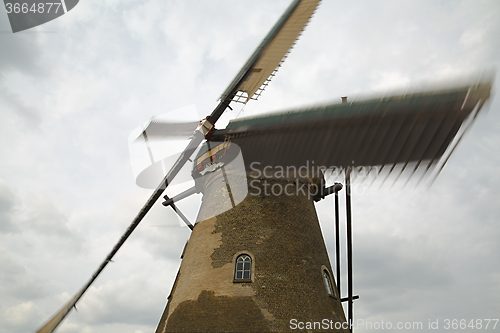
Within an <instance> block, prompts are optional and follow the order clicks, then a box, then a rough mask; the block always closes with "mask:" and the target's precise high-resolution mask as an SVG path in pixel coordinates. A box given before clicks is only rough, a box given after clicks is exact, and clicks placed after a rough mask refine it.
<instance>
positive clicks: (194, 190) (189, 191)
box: [161, 186, 200, 206]
mask: <svg viewBox="0 0 500 333" xmlns="http://www.w3.org/2000/svg"><path fill="white" fill-rule="evenodd" d="M199 192H200V191H198V189H197V188H196V186H193V187H191V188H188V189H187V190H185V191H184V192H181V193H179V194H177V195H176V196H174V197H173V198H169V197H168V196H166V195H165V196H163V198H164V199H165V201H164V202H162V203H161V204H162V205H163V206H170V205H171V204H173V203H175V202H177V201H180V200H182V199H184V198H187V197H189V196H190V195H193V194H196V193H199Z"/></svg>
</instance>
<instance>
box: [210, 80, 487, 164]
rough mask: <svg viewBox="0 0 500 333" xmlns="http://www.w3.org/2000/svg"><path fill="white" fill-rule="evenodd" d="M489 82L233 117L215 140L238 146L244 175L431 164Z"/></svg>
mask: <svg viewBox="0 0 500 333" xmlns="http://www.w3.org/2000/svg"><path fill="white" fill-rule="evenodd" d="M491 85H492V83H491V81H483V82H480V83H477V84H471V85H465V86H461V87H456V88H453V89H446V90H440V91H428V92H420V93H413V94H406V95H401V96H392V97H384V98H381V99H371V100H365V101H359V102H353V103H342V104H331V105H326V106H321V107H315V108H311V109H305V110H297V111H290V112H285V113H275V114H270V115H264V116H258V117H252V118H242V119H236V120H233V121H231V122H230V123H229V125H228V126H227V128H226V129H224V130H218V131H215V132H214V133H213V135H212V137H213V138H214V139H217V140H223V139H226V140H228V139H230V140H231V141H232V142H234V143H236V144H238V145H239V147H240V148H241V150H242V152H243V156H244V158H245V163H246V167H247V170H249V168H251V169H254V168H259V167H260V168H264V167H266V166H271V167H276V166H283V167H285V166H286V167H290V166H295V167H300V166H304V165H306V164H307V163H308V161H309V163H311V162H312V161H314V163H315V165H316V166H325V167H327V168H330V167H337V168H341V169H342V168H346V167H350V166H384V165H395V164H400V163H409V162H416V163H418V164H420V163H421V162H422V161H427V162H428V163H436V162H437V161H438V160H439V159H440V158H441V157H442V156H443V155H444V154H445V151H446V149H447V147H448V146H449V145H450V144H451V143H452V141H453V139H454V138H455V137H456V136H457V133H459V129H460V128H461V126H462V124H463V123H464V121H465V120H466V119H467V117H469V116H470V115H471V114H474V113H477V112H478V111H479V110H480V108H481V107H482V105H483V104H484V103H485V101H486V100H487V99H488V98H489V96H490V90H491ZM444 158H445V159H446V156H445V157H444ZM256 162H257V163H256ZM252 163H254V164H253V165H252ZM427 165H428V164H425V166H427ZM422 166H424V164H423V163H422Z"/></svg>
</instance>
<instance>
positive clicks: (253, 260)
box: [232, 251, 255, 283]
mask: <svg viewBox="0 0 500 333" xmlns="http://www.w3.org/2000/svg"><path fill="white" fill-rule="evenodd" d="M243 255H247V256H248V257H250V260H251V262H250V278H249V279H237V278H236V264H237V262H238V258H239V257H241V256H243ZM232 273H233V282H234V283H249V282H253V280H254V276H255V257H254V256H253V254H252V253H250V252H248V251H240V252H238V253H236V254H235V255H234V257H233V272H232Z"/></svg>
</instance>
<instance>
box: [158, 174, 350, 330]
mask: <svg viewBox="0 0 500 333" xmlns="http://www.w3.org/2000/svg"><path fill="white" fill-rule="evenodd" d="M226 177H230V175H229V176H228V175H226ZM226 179H227V178H226ZM264 181H266V182H268V183H269V184H277V185H276V186H286V185H287V184H290V183H292V182H296V180H284V179H281V180H277V179H265V180H260V181H258V182H254V183H253V185H254V186H257V187H258V186H260V188H261V189H262V191H261V193H260V195H256V191H253V192H252V191H249V195H248V196H247V197H246V199H245V200H243V202H241V203H240V204H239V205H237V206H236V207H234V208H233V209H231V210H228V211H226V212H224V213H222V214H220V215H218V216H216V217H212V218H208V219H203V216H204V215H206V216H210V210H211V208H210V207H211V206H212V205H217V204H218V202H219V200H220V199H221V198H223V197H224V198H226V201H227V197H228V196H229V195H230V192H231V189H230V191H229V192H228V189H227V186H226V183H225V181H224V177H222V175H220V174H219V175H217V174H214V176H213V177H212V178H211V179H210V180H209V181H208V182H207V186H206V188H205V192H204V199H203V203H202V207H201V210H200V214H199V216H200V217H201V218H200V220H202V221H201V222H199V223H198V224H197V225H196V227H195V228H194V230H193V233H192V235H191V239H190V240H189V243H188V245H187V248H186V251H185V254H184V259H183V262H182V264H181V268H180V271H179V276H178V279H177V280H176V282H175V284H174V287H173V289H172V293H171V296H170V298H169V302H168V304H167V308H166V309H165V313H164V315H163V317H162V320H161V322H160V325H159V326H158V330H157V332H168V331H183V330H184V331H280V332H282V331H291V327H290V320H292V319H297V320H298V321H303V322H306V321H321V320H323V319H328V320H333V322H345V316H344V313H343V310H342V306H341V303H340V299H339V298H338V295H335V296H334V297H332V296H330V295H328V292H327V290H326V287H325V282H324V279H323V272H322V267H326V268H327V269H328V270H329V271H330V274H331V272H332V270H331V266H330V261H329V258H328V254H327V251H326V248H325V245H324V240H323V236H322V234H321V229H320V226H319V223H318V219H317V215H316V211H315V208H314V204H313V202H312V201H311V200H310V198H309V197H308V196H307V195H304V194H302V193H298V194H297V195H295V194H294V195H286V194H283V195H280V196H274V195H265V193H264V190H263V189H264V183H263V182H264ZM231 183H234V182H233V181H232V182H231ZM269 184H268V185H269ZM294 184H295V183H294ZM290 188H291V187H290ZM234 190H238V189H237V188H235V189H234ZM240 253H247V254H249V255H250V256H251V257H252V258H253V261H254V263H253V264H254V272H253V276H252V281H251V282H249V283H235V282H234V281H233V277H234V262H235V259H236V256H237V254H240ZM332 281H334V280H333V276H332ZM240 311H242V312H240Z"/></svg>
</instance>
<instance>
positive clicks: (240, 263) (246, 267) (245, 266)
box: [234, 254, 252, 280]
mask: <svg viewBox="0 0 500 333" xmlns="http://www.w3.org/2000/svg"><path fill="white" fill-rule="evenodd" d="M251 278H252V258H251V257H250V256H249V255H248V254H241V255H239V256H238V258H236V267H235V269H234V279H235V280H251Z"/></svg>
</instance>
